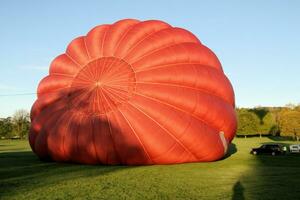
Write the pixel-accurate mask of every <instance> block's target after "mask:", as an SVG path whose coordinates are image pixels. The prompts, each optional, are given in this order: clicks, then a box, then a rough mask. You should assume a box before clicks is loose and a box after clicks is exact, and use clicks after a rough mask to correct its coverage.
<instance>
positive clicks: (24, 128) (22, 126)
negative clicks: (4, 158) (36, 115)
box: [13, 109, 30, 138]
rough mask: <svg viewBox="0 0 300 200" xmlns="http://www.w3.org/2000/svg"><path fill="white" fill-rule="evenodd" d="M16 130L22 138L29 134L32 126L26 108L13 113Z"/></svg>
mask: <svg viewBox="0 0 300 200" xmlns="http://www.w3.org/2000/svg"><path fill="white" fill-rule="evenodd" d="M13 123H14V131H15V133H16V135H18V136H20V138H24V135H27V133H28V131H29V127H30V118H29V112H28V111H27V110H24V109H20V110H17V111H16V112H15V113H14V115H13Z"/></svg>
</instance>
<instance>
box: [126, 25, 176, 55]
mask: <svg viewBox="0 0 300 200" xmlns="http://www.w3.org/2000/svg"><path fill="white" fill-rule="evenodd" d="M166 29H170V30H172V29H173V27H172V26H170V25H169V27H165V28H163V29H159V30H155V29H154V28H153V32H151V33H149V34H147V35H146V36H144V37H143V38H142V39H141V40H139V41H137V42H136V43H135V44H134V45H133V46H131V47H130V48H129V49H128V50H127V53H126V54H125V55H124V56H123V57H124V58H125V57H126V56H128V55H129V54H130V53H131V51H133V50H134V49H135V48H136V47H137V46H138V45H139V44H141V43H142V42H143V41H145V40H146V39H148V38H149V37H151V36H153V35H154V34H156V33H159V32H161V31H165V30H166Z"/></svg>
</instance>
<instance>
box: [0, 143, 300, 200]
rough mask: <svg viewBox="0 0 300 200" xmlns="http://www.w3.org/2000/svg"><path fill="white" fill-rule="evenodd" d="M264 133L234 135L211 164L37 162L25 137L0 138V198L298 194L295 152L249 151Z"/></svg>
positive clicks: (298, 165) (293, 196)
mask: <svg viewBox="0 0 300 200" xmlns="http://www.w3.org/2000/svg"><path fill="white" fill-rule="evenodd" d="M276 140H277V139H276V138H275V140H274V139H269V138H247V139H244V138H236V139H234V141H233V143H234V145H232V146H231V152H232V154H231V155H230V156H229V157H227V158H226V159H223V160H220V161H217V162H211V163H189V164H180V165H156V166H135V167H127V166H84V165H76V164H61V163H53V162H52V163H51V162H48V163H46V162H41V161H40V160H39V159H38V158H37V157H36V156H35V155H34V154H33V153H32V152H31V151H30V147H29V145H28V142H27V141H8V140H2V141H1V140H0V199H83V198H84V199H272V200H273V199H300V155H299V156H297V155H286V156H275V157H272V156H252V155H250V154H249V151H250V149H251V147H255V146H259V145H260V144H262V143H266V142H279V143H283V144H289V143H292V142H290V141H284V140H279V141H276Z"/></svg>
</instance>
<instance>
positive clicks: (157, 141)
mask: <svg viewBox="0 0 300 200" xmlns="http://www.w3.org/2000/svg"><path fill="white" fill-rule="evenodd" d="M234 105H235V103H234V92H233V89H232V86H231V84H230V82H229V80H228V79H227V77H226V76H225V74H224V72H223V70H222V67H221V64H220V62H219V60H218V58H217V57H216V55H215V54H214V53H213V52H212V51H211V50H210V49H209V48H207V47H206V46H204V45H203V44H201V42H200V41H199V40H198V39H197V38H196V37H195V36H194V35H193V34H192V33H190V32H189V31H187V30H184V29H181V28H177V27H172V26H170V25H169V24H167V23H165V22H162V21H157V20H149V21H138V20H134V19H125V20H121V21H118V22H116V23H114V24H111V25H100V26H97V27H95V28H93V29H92V30H91V31H90V32H88V34H87V35H86V36H82V37H78V38H76V39H74V40H73V41H72V42H71V43H70V44H69V46H68V47H67V50H66V52H65V53H64V54H62V55H59V56H58V57H56V58H55V59H54V60H53V62H52V63H51V66H50V70H49V75H48V76H46V77H45V78H44V79H43V80H42V81H41V82H40V84H39V86H38V98H37V100H36V102H35V103H34V105H33V106H32V109H31V120H32V125H31V130H30V135H29V141H30V145H31V148H32V150H33V151H34V152H35V153H36V154H37V155H38V156H39V157H40V158H41V159H52V160H54V161H62V162H77V163H85V164H112V165H114V164H126V165H150V164H171V163H185V162H201V161H214V160H218V159H220V158H222V157H223V156H224V154H225V153H226V150H227V146H228V144H230V142H231V140H232V139H233V137H234V135H235V132H236V115H235V111H234Z"/></svg>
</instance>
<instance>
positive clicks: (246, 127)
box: [237, 109, 260, 135]
mask: <svg viewBox="0 0 300 200" xmlns="http://www.w3.org/2000/svg"><path fill="white" fill-rule="evenodd" d="M237 117H238V129H237V134H238V135H251V134H257V132H258V126H259V124H260V120H259V118H258V117H257V115H255V114H254V113H252V112H249V111H248V110H246V109H241V110H239V111H238V112H237Z"/></svg>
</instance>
